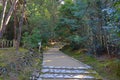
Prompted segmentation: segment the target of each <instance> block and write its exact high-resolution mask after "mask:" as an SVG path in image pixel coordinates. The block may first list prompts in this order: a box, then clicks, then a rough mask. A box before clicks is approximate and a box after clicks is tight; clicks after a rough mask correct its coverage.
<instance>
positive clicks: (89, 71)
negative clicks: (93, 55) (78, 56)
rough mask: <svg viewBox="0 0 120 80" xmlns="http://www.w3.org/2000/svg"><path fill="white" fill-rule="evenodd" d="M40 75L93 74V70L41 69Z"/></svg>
mask: <svg viewBox="0 0 120 80" xmlns="http://www.w3.org/2000/svg"><path fill="white" fill-rule="evenodd" d="M41 72H42V73H57V74H95V73H96V71H93V70H80V69H79V70H77V69H74V70H73V69H42V70H41Z"/></svg>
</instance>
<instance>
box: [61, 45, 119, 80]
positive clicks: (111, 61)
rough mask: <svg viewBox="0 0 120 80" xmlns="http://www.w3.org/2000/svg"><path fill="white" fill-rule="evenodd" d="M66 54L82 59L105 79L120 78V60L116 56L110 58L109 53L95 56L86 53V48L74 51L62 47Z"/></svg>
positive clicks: (117, 79) (114, 79) (113, 79)
mask: <svg viewBox="0 0 120 80" xmlns="http://www.w3.org/2000/svg"><path fill="white" fill-rule="evenodd" d="M61 51H63V52H64V53H65V54H67V55H69V56H71V57H73V58H75V59H77V60H79V61H82V62H83V63H86V64H88V65H90V66H92V67H93V68H94V70H95V71H97V72H98V73H99V74H100V75H101V76H102V77H103V78H104V80H120V61H119V60H118V59H116V58H109V57H108V55H103V56H101V57H93V56H88V55H87V54H85V52H86V50H85V49H80V50H76V51H73V50H72V49H71V48H70V47H68V46H65V47H63V48H62V49H61Z"/></svg>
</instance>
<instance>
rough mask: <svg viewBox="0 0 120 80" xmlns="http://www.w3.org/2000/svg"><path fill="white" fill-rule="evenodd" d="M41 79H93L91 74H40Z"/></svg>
mask: <svg viewBox="0 0 120 80" xmlns="http://www.w3.org/2000/svg"><path fill="white" fill-rule="evenodd" d="M40 78H42V79H93V80H94V79H95V78H94V77H93V76H89V75H82V74H41V75H40Z"/></svg>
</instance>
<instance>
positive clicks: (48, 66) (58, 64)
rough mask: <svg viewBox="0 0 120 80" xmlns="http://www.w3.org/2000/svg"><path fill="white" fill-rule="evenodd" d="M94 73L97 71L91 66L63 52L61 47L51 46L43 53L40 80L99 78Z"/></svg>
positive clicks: (90, 79) (88, 79)
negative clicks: (60, 49)
mask: <svg viewBox="0 0 120 80" xmlns="http://www.w3.org/2000/svg"><path fill="white" fill-rule="evenodd" d="M93 74H97V73H96V72H95V71H93V70H92V68H91V67H90V66H88V65H86V64H84V63H82V62H80V61H77V60H75V59H73V58H71V57H69V56H67V55H65V54H63V53H62V52H61V51H59V48H50V49H49V50H48V51H46V52H45V53H44V54H43V66H42V74H41V75H40V77H39V79H38V80H98V79H97V78H95V77H94V76H92V75H93ZM99 80H101V79H99Z"/></svg>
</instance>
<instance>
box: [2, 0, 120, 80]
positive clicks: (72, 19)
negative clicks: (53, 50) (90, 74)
mask: <svg viewBox="0 0 120 80" xmlns="http://www.w3.org/2000/svg"><path fill="white" fill-rule="evenodd" d="M39 42H41V43H42V49H41V52H38V47H39V45H38V43H39ZM51 42H56V43H59V42H60V43H61V44H63V45H64V47H63V48H62V49H60V50H61V51H63V52H64V53H65V54H67V55H69V56H72V57H74V58H76V59H78V60H80V56H81V58H83V59H86V57H87V58H89V59H87V60H88V61H85V60H83V59H82V60H83V62H85V63H86V64H89V65H91V66H93V67H94V68H95V70H96V71H97V72H98V73H100V75H102V76H103V77H105V80H119V79H120V1H119V0H0V80H29V77H30V75H31V74H32V72H34V71H36V70H40V69H41V68H39V67H38V66H41V63H42V58H43V57H42V52H43V51H44V50H46V48H47V47H51V46H52V45H51V44H50V43H51ZM31 52H32V53H35V54H31ZM94 60H96V62H93V63H92V61H94ZM35 63H36V64H35ZM18 64H21V65H23V66H21V65H20V66H19V65H18ZM23 67H26V68H24V69H23ZM102 71H103V72H102ZM22 73H23V74H22ZM112 75H113V76H112ZM6 76H7V77H6ZM111 77H112V78H111Z"/></svg>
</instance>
